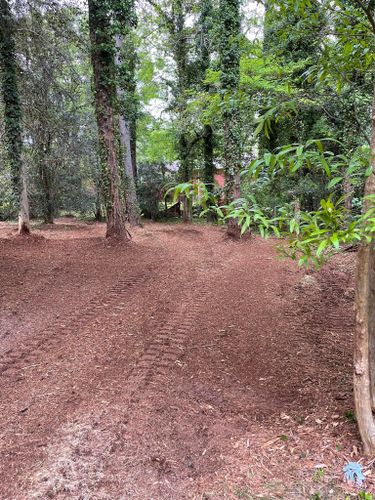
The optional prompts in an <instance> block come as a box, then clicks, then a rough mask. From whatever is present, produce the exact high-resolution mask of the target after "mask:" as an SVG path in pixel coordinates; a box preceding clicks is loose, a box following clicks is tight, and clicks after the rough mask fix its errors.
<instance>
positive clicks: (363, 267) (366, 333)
mask: <svg viewBox="0 0 375 500" xmlns="http://www.w3.org/2000/svg"><path fill="white" fill-rule="evenodd" d="M371 153H372V158H371V163H372V167H373V172H372V174H371V175H370V177H369V178H368V179H367V181H366V185H365V195H370V194H375V174H374V169H375V92H374V101H373V108H372V138H371ZM366 208H367V207H366V204H365V207H364V209H365V210H366ZM374 398H375V249H374V242H373V241H372V242H371V243H370V244H366V243H363V244H362V246H361V248H360V250H359V252H358V267H357V290H356V331H355V339H354V400H355V406H356V416H357V422H358V429H359V432H360V434H361V438H362V441H363V446H364V451H365V453H367V454H369V455H375V422H374V417H373V413H372V409H373V407H374Z"/></svg>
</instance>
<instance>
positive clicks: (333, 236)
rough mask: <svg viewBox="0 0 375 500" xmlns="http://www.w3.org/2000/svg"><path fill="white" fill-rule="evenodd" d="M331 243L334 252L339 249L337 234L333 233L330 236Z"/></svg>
mask: <svg viewBox="0 0 375 500" xmlns="http://www.w3.org/2000/svg"><path fill="white" fill-rule="evenodd" d="M331 242H332V244H333V246H334V247H335V248H336V250H339V249H340V242H339V237H338V234H337V233H333V235H332V236H331Z"/></svg>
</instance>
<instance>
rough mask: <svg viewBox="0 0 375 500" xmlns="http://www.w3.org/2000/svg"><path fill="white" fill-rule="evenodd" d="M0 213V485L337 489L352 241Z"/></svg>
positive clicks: (331, 492)
mask: <svg viewBox="0 0 375 500" xmlns="http://www.w3.org/2000/svg"><path fill="white" fill-rule="evenodd" d="M35 232H36V234H37V235H38V238H33V239H31V240H30V241H29V240H25V239H23V238H17V237H15V236H14V227H13V226H11V225H9V224H4V223H2V224H1V225H0V266H1V271H0V282H1V288H0V304H1V306H0V307H1V316H0V373H1V377H0V440H1V462H0V498H1V499H9V500H18V499H20V500H21V499H22V500H23V499H31V498H40V499H48V498H56V499H139V500H141V499H142V500H144V499H147V500H151V499H158V500H159V499H160V500H164V499H176V500H177V499H178V500H181V499H202V500H203V499H237V498H244V499H256V498H263V499H280V498H281V499H285V500H289V499H310V498H311V499H325V498H327V499H335V500H336V499H341V498H342V499H345V496H346V495H351V497H350V498H356V496H357V493H358V490H356V489H355V487H353V486H350V485H348V484H345V483H343V474H342V467H343V466H344V465H345V463H346V461H348V460H353V461H358V460H361V463H362V464H363V466H364V467H365V470H366V477H367V481H366V482H367V491H372V489H373V487H374V482H375V475H374V473H373V470H372V463H371V462H370V461H369V459H366V458H365V457H361V448H360V443H359V439H358V435H357V431H356V426H355V423H354V422H353V400H352V389H351V386H352V381H351V378H352V377H351V343H352V335H353V307H352V306H353V298H354V288H353V273H354V265H355V254H347V255H343V256H338V257H336V258H335V259H334V260H333V261H332V262H331V263H330V264H329V265H328V266H326V267H325V268H324V269H323V270H321V271H320V272H310V273H308V274H306V273H305V272H304V271H303V270H301V269H298V268H297V267H296V265H295V264H294V263H291V262H289V261H286V260H280V259H279V258H278V257H277V253H276V249H275V245H276V243H275V241H271V240H268V241H263V240H262V239H260V238H258V237H253V238H251V239H249V240H247V241H243V242H233V241H230V240H227V239H226V237H225V233H224V231H223V229H220V228H215V227H207V226H201V225H186V226H185V225H177V224H151V223H149V224H146V225H145V227H144V228H143V229H139V230H136V231H133V241H132V242H131V243H128V244H113V243H111V242H109V241H106V240H105V238H104V233H105V228H104V226H103V225H102V224H86V223H84V222H78V221H75V220H74V219H60V220H59V221H58V222H57V224H55V225H53V226H44V227H43V226H41V227H39V228H38V229H37V230H36V231H35Z"/></svg>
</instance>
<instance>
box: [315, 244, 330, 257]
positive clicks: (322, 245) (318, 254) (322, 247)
mask: <svg viewBox="0 0 375 500" xmlns="http://www.w3.org/2000/svg"><path fill="white" fill-rule="evenodd" d="M327 245H328V240H323V241H321V242H320V245H319V247H318V250H317V251H316V255H317V256H318V257H320V256H321V254H322V253H323V250H324V249H325V248H326V246H327Z"/></svg>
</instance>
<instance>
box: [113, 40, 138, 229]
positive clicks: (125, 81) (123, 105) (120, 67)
mask: <svg viewBox="0 0 375 500" xmlns="http://www.w3.org/2000/svg"><path fill="white" fill-rule="evenodd" d="M130 38H131V34H130V33H129V32H128V33H127V39H128V40H127V42H128V45H129V46H128V47H126V51H125V49H124V37H123V36H122V35H116V67H117V73H118V81H117V99H118V108H119V128H120V142H121V154H122V157H123V164H124V174H125V200H126V212H127V216H128V219H129V223H130V225H131V226H142V224H141V211H140V208H139V203H138V197H137V188H136V184H135V178H134V166H135V162H134V160H133V158H132V140H131V125H130V123H131V121H132V120H133V121H135V116H134V115H135V113H136V109H135V108H136V107H135V105H134V100H135V84H134V85H133V81H134V74H135V49H134V46H133V47H130V45H131V44H132V40H130ZM134 83H135V82H134Z"/></svg>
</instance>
